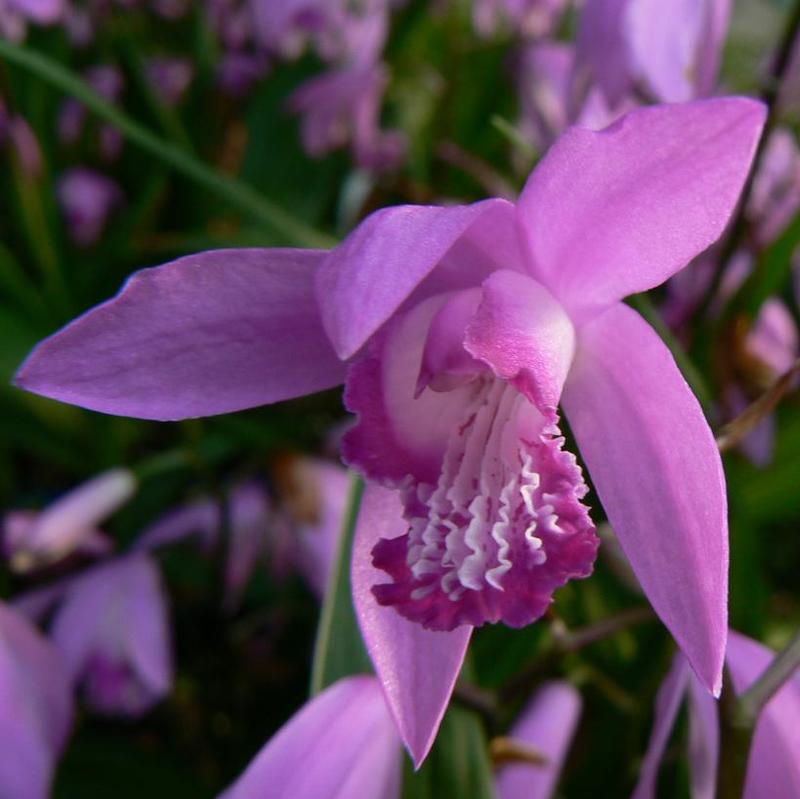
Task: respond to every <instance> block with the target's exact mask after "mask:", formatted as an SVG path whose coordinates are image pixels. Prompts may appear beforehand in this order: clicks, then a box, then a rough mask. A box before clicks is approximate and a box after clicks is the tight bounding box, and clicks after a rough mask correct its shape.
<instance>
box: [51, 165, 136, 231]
mask: <svg viewBox="0 0 800 799" xmlns="http://www.w3.org/2000/svg"><path fill="white" fill-rule="evenodd" d="M56 195H57V197H58V202H59V205H60V206H61V210H62V212H63V214H64V217H65V219H66V223H67V229H68V230H69V233H70V236H71V237H72V239H73V240H74V241H75V243H76V244H77V245H78V246H79V247H91V246H92V245H93V244H96V243H97V242H98V241H99V239H100V237H101V236H102V235H103V231H104V230H105V227H106V224H107V222H108V218H109V216H110V215H111V213H112V211H113V210H114V209H115V208H116V207H117V206H119V205H121V204H122V202H123V194H122V189H121V188H120V187H119V185H118V184H117V183H116V182H115V181H114V180H112V179H111V178H108V177H106V176H105V175H102V174H101V173H100V172H97V171H95V170H94V169H88V168H87V167H80V166H77V167H73V168H72V169H70V170H68V171H67V172H65V173H64V174H63V175H62V176H61V178H60V179H59V181H58V185H57V187H56Z"/></svg>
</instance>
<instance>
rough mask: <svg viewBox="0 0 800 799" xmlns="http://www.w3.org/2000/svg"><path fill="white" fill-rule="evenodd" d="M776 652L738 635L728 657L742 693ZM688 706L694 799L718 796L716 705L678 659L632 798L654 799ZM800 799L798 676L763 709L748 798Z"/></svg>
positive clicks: (730, 643)
mask: <svg viewBox="0 0 800 799" xmlns="http://www.w3.org/2000/svg"><path fill="white" fill-rule="evenodd" d="M774 654H775V653H774V652H773V651H772V650H770V649H768V648H767V647H765V646H763V645H762V644H760V643H758V642H757V641H754V640H752V639H751V638H747V637H746V636H744V635H741V634H740V633H737V632H735V631H734V630H731V631H730V635H729V636H728V652H727V655H726V657H725V661H726V664H727V666H728V669H729V670H730V675H731V679H732V682H733V688H734V690H735V692H736V693H737V694H742V693H743V692H744V691H745V690H747V688H749V687H750V685H752V683H753V682H755V680H756V679H757V678H758V677H760V676H761V674H762V672H763V671H764V669H766V668H767V666H769V664H770V663H771V661H772V659H773V657H774ZM687 697H688V703H689V741H690V744H689V764H690V767H691V787H692V796H693V797H696V799H713V797H714V796H715V795H716V778H717V765H718V763H717V761H718V759H719V734H720V733H719V718H718V713H719V710H718V702H717V701H716V700H715V699H713V698H712V697H710V696H709V695H708V694H707V693H706V692H705V691H704V690H703V688H702V686H701V685H700V684H699V683H698V681H697V678H696V677H695V676H694V675H693V674H692V671H691V669H690V668H689V667H688V664H687V663H686V659H685V658H684V657H683V656H682V655H681V654H678V655H676V656H675V660H674V662H673V664H672V668H671V669H670V672H669V674H668V675H667V677H666V678H665V680H664V683H663V684H662V686H661V689H660V691H659V693H658V697H657V699H656V709H655V721H654V723H653V731H652V733H651V737H650V743H649V745H648V748H647V753H646V755H645V758H644V762H643V764H642V770H641V774H640V777H639V784H638V785H637V787H636V791H635V792H634V799H654V798H655V796H656V795H657V792H656V788H657V783H658V772H659V768H660V766H661V761H662V759H663V757H664V753H665V751H666V748H667V743H668V741H669V738H670V735H671V733H672V729H673V727H674V726H675V723H676V720H677V716H678V711H679V710H680V707H681V705H682V704H683V701H684V699H685V698H687ZM798 795H800V676H798V675H794V676H793V677H791V678H790V679H789V680H787V682H786V683H785V684H784V685H783V686H782V687H781V688H780V690H779V691H778V692H777V693H776V694H775V696H774V697H772V699H771V700H770V701H769V702H768V703H767V704H766V705H765V707H764V709H763V711H762V713H761V716H760V717H759V719H758V722H757V723H756V728H755V736H754V738H753V744H752V748H751V750H750V757H749V760H748V766H747V778H746V782H745V789H744V794H743V798H744V799H794V798H795V797H797V796H798Z"/></svg>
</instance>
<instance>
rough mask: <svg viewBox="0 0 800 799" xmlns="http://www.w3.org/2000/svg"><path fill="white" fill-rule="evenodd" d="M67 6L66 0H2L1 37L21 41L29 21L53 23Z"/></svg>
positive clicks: (0, 10)
mask: <svg viewBox="0 0 800 799" xmlns="http://www.w3.org/2000/svg"><path fill="white" fill-rule="evenodd" d="M66 7H67V1H66V0H0V37H3V38H6V39H11V40H13V41H21V40H22V39H24V38H25V31H26V28H27V24H28V23H32V24H34V25H53V24H55V23H56V22H59V21H60V20H61V18H62V15H63V14H64V11H65V9H66Z"/></svg>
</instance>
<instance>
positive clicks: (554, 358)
mask: <svg viewBox="0 0 800 799" xmlns="http://www.w3.org/2000/svg"><path fill="white" fill-rule="evenodd" d="M464 346H465V348H466V350H467V351H468V352H469V353H471V354H472V356H473V357H475V358H477V359H478V360H480V361H483V362H484V363H486V364H488V365H489V366H490V367H491V369H492V371H493V372H494V373H495V375H496V376H497V377H499V378H501V379H503V380H507V381H509V382H510V383H511V384H512V385H514V386H516V388H517V389H518V390H519V391H521V392H522V393H523V394H525V395H526V396H527V397H528V398H529V399H530V400H531V402H533V404H534V405H536V406H537V407H539V408H549V409H551V410H553V411H555V409H556V408H557V406H558V402H559V399H560V398H561V389H562V387H563V385H564V380H565V379H566V377H567V372H569V368H570V365H571V363H572V356H573V354H574V352H575V329H574V327H573V326H572V322H571V321H570V318H569V317H568V316H567V314H566V311H564V309H563V308H562V307H561V306H560V305H559V304H558V301H557V300H556V299H555V298H554V297H553V295H552V294H551V293H550V292H549V291H548V290H547V289H546V288H545V287H544V286H542V284H541V283H537V282H536V281H535V280H533V279H531V278H530V277H528V276H527V275H521V274H519V273H518V272H511V271H509V270H507V269H500V270H498V271H497V272H495V273H494V274H492V275H491V276H490V277H489V278H488V279H487V280H486V281H485V282H484V284H483V294H482V297H481V302H480V305H479V306H478V311H477V313H476V314H475V316H474V317H473V318H472V321H471V322H470V324H469V326H468V328H467V336H466V339H465V341H464Z"/></svg>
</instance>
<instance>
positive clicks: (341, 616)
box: [311, 477, 372, 695]
mask: <svg viewBox="0 0 800 799" xmlns="http://www.w3.org/2000/svg"><path fill="white" fill-rule="evenodd" d="M363 493H364V483H363V481H362V480H361V479H360V478H358V477H354V478H353V483H352V488H351V489H350V503H349V507H348V512H347V515H346V516H345V520H344V530H343V531H342V535H341V538H340V540H339V549H338V551H337V553H336V563H335V564H334V567H333V573H332V574H331V578H330V582H329V583H328V592H327V594H326V595H325V601H324V603H323V605H322V615H321V617H320V622H319V629H318V630H317V641H316V644H315V646H314V663H313V665H312V667H311V693H312V695H313V694H318V693H319V692H320V691H322V690H324V689H325V688H327V687H328V686H329V685H331V684H332V683H334V682H336V681H337V680H340V679H341V678H342V677H347V676H348V675H350V674H364V673H371V672H372V664H371V662H370V659H369V655H367V650H366V649H365V647H364V642H363V640H362V638H361V631H360V630H359V628H358V621H357V620H356V614H355V610H354V609H353V596H352V592H351V589H350V561H351V559H352V552H353V537H354V534H355V529H356V522H357V521H358V511H359V509H360V508H361V497H362V496H363Z"/></svg>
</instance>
